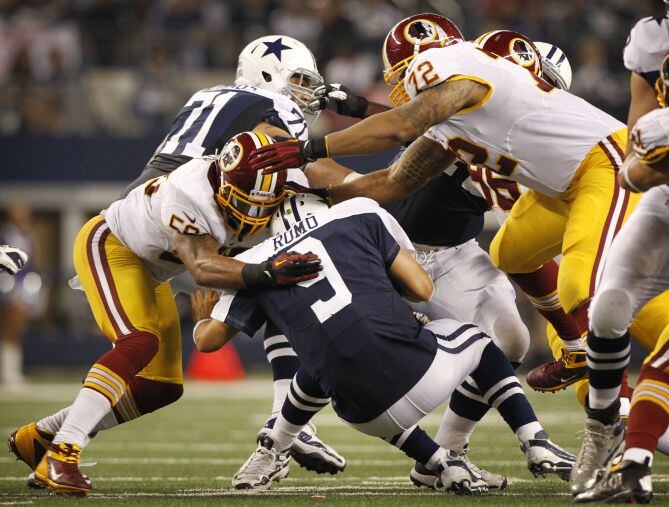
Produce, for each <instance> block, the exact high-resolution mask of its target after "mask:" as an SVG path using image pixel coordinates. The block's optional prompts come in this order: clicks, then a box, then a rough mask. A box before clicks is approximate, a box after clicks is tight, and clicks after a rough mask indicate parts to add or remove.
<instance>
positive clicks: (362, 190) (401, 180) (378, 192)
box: [329, 136, 455, 204]
mask: <svg viewBox="0 0 669 507" xmlns="http://www.w3.org/2000/svg"><path fill="white" fill-rule="evenodd" d="M454 159H455V155H454V154H453V153H452V152H450V151H448V150H445V149H444V148H443V146H441V145H440V144H439V143H437V142H436V141H433V140H432V139H429V138H427V137H425V136H420V137H419V138H418V139H416V140H415V141H414V142H413V143H411V145H410V146H409V147H408V148H407V149H406V151H405V152H404V153H402V156H401V157H400V158H399V160H397V161H396V162H395V163H394V164H393V165H392V166H391V167H390V168H388V169H383V170H382V171H376V172H373V173H370V174H366V175H364V176H361V177H360V178H356V179H354V180H352V181H348V182H346V183H344V184H343V185H338V186H335V187H332V188H331V189H330V192H329V193H330V200H331V201H332V202H333V203H338V202H342V201H345V200H347V199H352V198H353V197H369V198H370V199H374V200H375V201H377V202H378V203H380V204H385V203H389V202H393V201H396V200H398V199H403V198H404V197H406V196H408V195H409V194H411V193H412V192H414V191H416V190H418V189H419V188H421V187H422V186H423V185H425V184H426V183H427V182H428V181H430V180H431V179H432V178H434V177H435V176H437V175H439V174H441V173H442V172H443V171H444V170H445V169H446V168H447V167H448V166H450V165H451V163H453V160H454Z"/></svg>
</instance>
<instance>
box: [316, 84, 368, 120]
mask: <svg viewBox="0 0 669 507" xmlns="http://www.w3.org/2000/svg"><path fill="white" fill-rule="evenodd" d="M367 106H369V101H368V100H367V99H366V98H365V97H361V96H359V95H356V94H355V93H354V92H352V91H351V90H350V88H348V87H346V86H344V85H342V84H340V83H329V84H324V85H322V86H319V87H318V88H316V90H315V91H314V100H313V101H311V102H310V103H309V105H308V108H309V111H310V112H311V113H317V112H318V111H322V110H323V109H328V110H330V111H334V112H335V113H337V114H339V115H342V116H351V117H352V118H363V117H364V116H365V113H366V112H367Z"/></svg>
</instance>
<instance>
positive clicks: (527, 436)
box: [514, 421, 548, 442]
mask: <svg viewBox="0 0 669 507" xmlns="http://www.w3.org/2000/svg"><path fill="white" fill-rule="evenodd" d="M542 431H544V429H543V428H542V426H541V424H540V423H539V421H533V422H529V423H527V424H524V425H522V426H521V427H520V428H518V429H517V430H516V431H515V432H514V433H515V434H516V438H517V439H518V441H519V442H527V441H528V440H531V439H533V438H535V437H536V436H537V434H538V433H541V432H542ZM546 438H548V435H546Z"/></svg>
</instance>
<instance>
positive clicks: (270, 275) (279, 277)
mask: <svg viewBox="0 0 669 507" xmlns="http://www.w3.org/2000/svg"><path fill="white" fill-rule="evenodd" d="M322 269H323V266H321V260H320V259H319V258H318V256H317V255H316V254H314V253H311V252H307V253H305V254H301V253H297V252H287V253H282V254H279V255H277V256H276V257H274V258H273V259H269V260H267V261H265V262H262V263H260V264H245V265H244V267H243V268H242V278H243V280H244V285H245V286H246V288H247V289H274V288H277V287H283V286H287V285H294V284H296V283H299V282H304V281H306V280H311V279H312V278H316V277H317V276H318V272H319V271H321V270H322Z"/></svg>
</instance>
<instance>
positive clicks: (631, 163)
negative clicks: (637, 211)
mask: <svg viewBox="0 0 669 507" xmlns="http://www.w3.org/2000/svg"><path fill="white" fill-rule="evenodd" d="M667 183H669V156H665V157H664V158H662V159H661V160H659V161H657V162H655V163H653V164H645V163H644V162H642V161H641V160H640V159H639V157H637V156H636V154H634V153H631V154H629V155H628V156H627V158H626V159H625V163H624V164H623V168H622V169H621V171H620V172H619V173H618V184H619V185H620V186H621V187H622V188H624V189H625V190H630V191H631V192H645V191H647V190H650V189H651V188H653V187H656V186H658V185H664V184H667Z"/></svg>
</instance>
